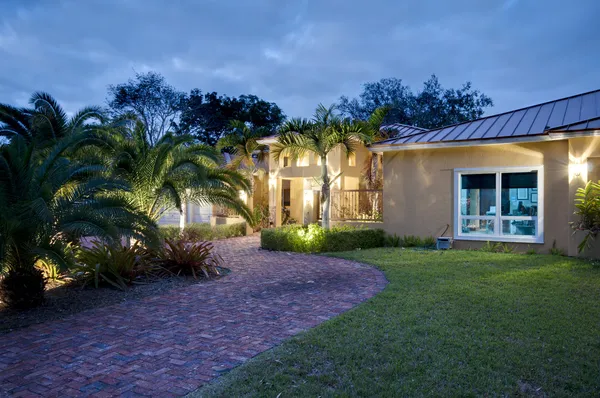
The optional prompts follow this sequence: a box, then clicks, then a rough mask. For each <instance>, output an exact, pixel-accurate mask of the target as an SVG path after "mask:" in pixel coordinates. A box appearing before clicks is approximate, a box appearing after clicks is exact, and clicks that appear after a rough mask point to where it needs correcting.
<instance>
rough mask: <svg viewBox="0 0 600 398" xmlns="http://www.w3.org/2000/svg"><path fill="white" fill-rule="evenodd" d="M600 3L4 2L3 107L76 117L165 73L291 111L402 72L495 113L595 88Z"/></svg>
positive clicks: (302, 112)
mask: <svg viewBox="0 0 600 398" xmlns="http://www.w3.org/2000/svg"><path fill="white" fill-rule="evenodd" d="M599 16H600V1H598V0H571V1H565V0H471V1H467V0H452V1H447V0H438V1H430V0H418V1H412V0H403V1H398V0H389V1H384V0H369V1H362V0H361V1H358V0H354V1H348V0H316V1H312V0H297V1H282V0H239V1H229V0H193V1H192V0H189V1H188V0H170V1H166V0H165V1H162V0H74V1H73V0H0V102H2V103H9V104H12V105H18V106H24V105H26V104H27V101H28V98H29V96H30V95H31V93H33V92H34V91H47V92H49V93H50V94H52V95H53V96H54V97H55V98H57V99H58V100H59V102H60V103H61V104H62V105H63V107H64V108H65V109H66V110H67V111H69V112H74V111H76V110H77V109H79V108H81V107H83V106H86V105H95V104H104V103H105V100H106V92H107V86H108V85H109V84H118V83H122V82H125V81H127V80H128V79H129V78H131V77H133V76H134V74H135V73H136V72H146V71H150V70H153V71H157V72H159V73H161V74H163V75H164V76H165V77H166V79H167V81H168V82H169V83H170V84H171V85H173V86H175V87H176V88H177V89H179V90H182V91H186V92H189V91H190V90H191V89H193V88H199V89H200V90H202V91H205V92H206V91H217V92H218V93H220V94H227V95H229V96H238V95H241V94H255V95H258V96H259V97H261V98H263V99H265V100H268V101H272V102H275V103H277V104H278V105H279V106H280V107H281V108H282V109H283V110H284V112H285V113H286V114H287V115H288V116H300V117H308V116H310V115H311V114H312V112H313V111H314V109H315V107H316V105H317V104H319V103H324V104H331V103H333V102H335V101H337V100H338V99H339V97H340V96H341V95H347V96H350V97H354V96H357V95H358V94H359V93H360V92H361V88H362V84H364V83H366V82H371V81H377V80H379V79H381V78H385V77H396V78H401V79H402V80H403V82H404V84H408V85H409V86H410V87H411V88H412V89H413V90H418V89H419V88H420V87H421V86H422V83H423V81H425V80H426V79H427V78H428V77H429V76H430V75H431V74H434V73H435V74H436V75H437V76H438V78H439V80H440V82H441V84H442V85H443V86H444V87H447V88H458V87H460V86H461V85H462V84H463V83H464V82H466V81H471V82H472V83H473V86H474V88H476V89H478V90H480V91H482V92H484V93H485V94H487V95H488V96H490V97H491V98H492V99H493V100H494V102H495V106H494V107H493V108H492V109H490V110H488V111H487V114H494V113H499V112H503V111H508V110H511V109H516V108H519V107H523V106H527V105H532V104H536V103H539V102H544V101H549V100H553V99H557V98H561V97H565V96H569V95H573V94H578V93H581V92H585V91H590V90H595V89H600V73H598V71H599V64H600V23H598V17H599Z"/></svg>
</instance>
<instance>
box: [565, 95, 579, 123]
mask: <svg viewBox="0 0 600 398" xmlns="http://www.w3.org/2000/svg"><path fill="white" fill-rule="evenodd" d="M580 115H581V97H574V98H570V99H569V103H568V105H567V110H566V112H565V118H564V119H563V122H562V124H571V123H577V122H579V121H580V120H581V118H580Z"/></svg>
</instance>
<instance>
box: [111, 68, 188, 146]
mask: <svg viewBox="0 0 600 398" xmlns="http://www.w3.org/2000/svg"><path fill="white" fill-rule="evenodd" d="M108 93H109V97H108V98H107V102H108V106H109V108H110V110H111V112H112V114H113V116H123V115H124V114H134V115H136V116H137V117H138V118H139V119H140V120H141V121H142V122H143V123H144V126H145V128H146V130H145V131H146V134H147V135H148V142H149V143H150V145H154V144H155V143H156V142H158V140H159V139H160V137H162V136H163V135H164V134H166V132H167V131H168V130H169V129H170V128H171V127H172V126H173V124H174V123H176V122H177V120H178V118H179V116H180V115H181V110H182V109H183V106H184V105H185V103H186V95H185V93H183V92H179V91H177V90H175V88H174V87H172V86H170V85H169V84H167V82H166V81H165V78H164V77H163V76H162V75H160V74H159V73H156V72H148V73H136V75H135V79H129V81H127V83H123V84H117V85H110V86H109V87H108Z"/></svg>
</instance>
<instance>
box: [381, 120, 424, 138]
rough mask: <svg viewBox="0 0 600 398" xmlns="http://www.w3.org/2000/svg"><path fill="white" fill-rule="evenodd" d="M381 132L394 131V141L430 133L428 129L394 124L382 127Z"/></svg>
mask: <svg viewBox="0 0 600 398" xmlns="http://www.w3.org/2000/svg"><path fill="white" fill-rule="evenodd" d="M380 130H382V131H386V130H393V131H394V133H395V134H394V139H397V138H401V137H407V136H411V135H413V134H418V133H423V132H425V131H428V130H427V129H424V128H421V127H417V126H409V125H407V124H401V123H392V124H386V125H383V126H381V128H380Z"/></svg>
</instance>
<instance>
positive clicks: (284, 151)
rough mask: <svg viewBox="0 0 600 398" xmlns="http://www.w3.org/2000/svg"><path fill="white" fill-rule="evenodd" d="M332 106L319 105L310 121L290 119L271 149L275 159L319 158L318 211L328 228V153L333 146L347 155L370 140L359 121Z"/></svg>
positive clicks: (325, 226) (330, 180) (324, 225)
mask: <svg viewBox="0 0 600 398" xmlns="http://www.w3.org/2000/svg"><path fill="white" fill-rule="evenodd" d="M335 111H336V107H335V105H332V106H330V107H329V108H326V107H325V106H323V105H319V106H318V107H317V110H316V111H315V115H314V116H313V118H312V119H311V120H307V119H292V120H290V121H289V122H286V123H285V124H284V125H283V126H282V127H281V129H280V132H279V137H278V138H277V143H276V144H274V145H272V147H271V151H272V153H273V157H274V159H275V161H279V159H280V158H281V157H282V156H290V158H291V159H292V160H296V159H298V158H299V157H302V156H304V155H305V154H306V153H313V154H315V155H316V156H318V157H319V158H320V160H321V183H322V185H321V214H322V222H323V228H326V229H328V228H329V204H330V196H331V195H330V193H331V192H330V190H331V184H332V183H333V182H335V180H336V179H337V178H339V175H337V176H334V178H333V179H331V178H330V177H329V171H328V165H327V155H328V154H329V153H330V152H331V151H333V150H334V149H336V148H341V150H342V151H344V152H345V153H346V154H347V156H350V155H351V154H352V153H354V152H355V151H356V148H357V146H358V145H360V144H361V142H365V143H369V142H370V137H369V136H368V135H367V134H364V133H363V130H362V127H361V125H360V124H357V123H354V122H351V121H349V120H348V119H342V118H341V117H340V116H339V115H338V114H336V112H335Z"/></svg>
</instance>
